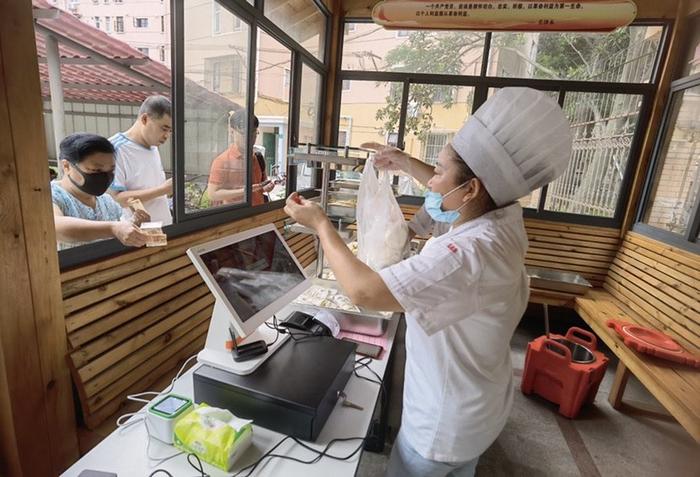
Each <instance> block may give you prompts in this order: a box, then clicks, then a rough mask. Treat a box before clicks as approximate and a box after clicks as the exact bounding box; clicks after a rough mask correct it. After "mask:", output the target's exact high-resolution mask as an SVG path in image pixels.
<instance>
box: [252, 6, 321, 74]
mask: <svg viewBox="0 0 700 477" xmlns="http://www.w3.org/2000/svg"><path fill="white" fill-rule="evenodd" d="M265 16H266V17H267V18H269V19H270V20H272V21H273V22H274V23H275V24H276V25H277V26H278V27H280V28H281V29H282V30H283V31H284V32H285V33H286V34H287V35H289V36H290V37H292V38H293V39H294V40H296V41H297V42H298V43H299V44H300V45H301V46H303V47H304V48H305V49H306V50H307V51H308V52H309V53H311V54H312V55H314V56H315V57H316V58H318V59H319V60H321V61H323V54H324V50H323V46H324V41H325V39H326V16H325V15H324V14H323V12H321V10H319V9H318V7H317V6H316V4H315V3H314V1H313V0H265Z"/></svg>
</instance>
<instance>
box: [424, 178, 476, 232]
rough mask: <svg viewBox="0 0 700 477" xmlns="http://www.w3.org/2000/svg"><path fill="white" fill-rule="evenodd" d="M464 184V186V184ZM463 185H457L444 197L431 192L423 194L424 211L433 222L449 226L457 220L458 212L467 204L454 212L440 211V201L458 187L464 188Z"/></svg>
mask: <svg viewBox="0 0 700 477" xmlns="http://www.w3.org/2000/svg"><path fill="white" fill-rule="evenodd" d="M464 184H466V182H465V183H464ZM464 184H461V185H458V186H457V187H455V188H454V189H452V190H451V191H449V192H448V193H447V194H445V195H442V194H440V193H439V192H432V191H428V192H427V193H426V194H425V203H424V206H425V210H426V212H428V214H429V215H430V216H431V217H432V218H433V220H434V221H436V222H446V223H448V224H451V223H453V222H454V221H455V220H457V219H458V218H459V211H460V210H461V209H462V207H464V206H465V205H467V204H466V203H465V204H462V206H460V207H459V209H456V210H442V201H443V200H444V199H445V197H447V196H448V195H450V194H451V193H453V192H454V191H456V190H457V189H459V188H460V187H462V186H464Z"/></svg>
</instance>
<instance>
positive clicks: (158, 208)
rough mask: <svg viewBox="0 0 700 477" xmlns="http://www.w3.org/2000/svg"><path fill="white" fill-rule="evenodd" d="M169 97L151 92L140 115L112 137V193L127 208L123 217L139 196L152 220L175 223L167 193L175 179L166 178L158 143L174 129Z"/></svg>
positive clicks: (169, 191) (129, 211)
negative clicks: (114, 164)
mask: <svg viewBox="0 0 700 477" xmlns="http://www.w3.org/2000/svg"><path fill="white" fill-rule="evenodd" d="M172 129H173V128H172V113H171V106H170V100H169V99H168V98H166V97H165V96H159V95H154V96H149V97H148V98H146V99H145V100H144V102H143V104H141V108H140V109H139V116H138V118H137V119H136V121H135V122H134V125H133V126H131V127H130V128H129V129H128V130H127V131H125V132H120V133H117V134H115V135H114V136H112V137H111V138H109V140H110V141H111V142H112V144H113V145H114V150H115V153H114V158H115V160H116V168H115V170H114V182H112V185H111V186H110V190H109V193H110V194H111V195H112V197H114V199H116V201H117V202H119V205H121V206H122V207H123V208H124V217H125V218H126V219H129V218H130V217H131V210H130V209H129V203H128V201H129V199H132V198H134V199H140V200H141V202H142V203H143V206H144V207H145V208H146V210H147V211H148V213H149V215H150V216H151V220H152V221H153V222H158V221H161V222H163V225H164V226H165V225H170V224H172V223H173V218H172V215H171V214H170V206H169V204H168V196H169V195H172V193H173V181H172V179H167V180H166V179H165V172H164V171H163V164H162V162H161V160H160V153H159V152H158V146H160V145H161V144H163V143H164V142H165V141H167V140H168V137H169V136H170V133H171V132H172Z"/></svg>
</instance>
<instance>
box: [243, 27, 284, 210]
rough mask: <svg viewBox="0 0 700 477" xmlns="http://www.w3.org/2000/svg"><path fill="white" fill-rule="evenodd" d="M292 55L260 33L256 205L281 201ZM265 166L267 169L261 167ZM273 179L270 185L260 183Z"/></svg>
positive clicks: (257, 71) (254, 195)
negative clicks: (270, 201) (281, 174)
mask: <svg viewBox="0 0 700 477" xmlns="http://www.w3.org/2000/svg"><path fill="white" fill-rule="evenodd" d="M291 65H292V52H291V51H290V50H289V49H288V48H286V47H285V46H284V45H282V44H281V43H280V42H279V41H277V40H275V39H274V38H273V37H271V36H270V35H268V34H267V33H265V32H264V31H262V30H258V58H257V64H256V88H257V90H258V91H257V94H256V95H255V115H256V116H257V118H258V120H259V121H260V127H259V128H258V135H257V136H256V141H255V156H256V161H257V162H253V163H252V164H253V201H252V202H253V205H260V203H261V201H262V203H264V202H267V201H269V200H277V199H282V198H284V196H285V192H286V184H285V180H284V177H283V176H280V174H279V172H280V171H282V172H284V171H285V170H286V169H287V142H288V137H289V129H288V128H289V121H288V118H289V89H290V86H291V82H290V81H289V77H288V76H287V72H288V71H291V67H292V66H291ZM261 166H264V167H261ZM266 180H271V181H272V183H271V184H269V185H264V186H262V187H263V189H264V190H262V191H260V190H259V188H260V187H261V186H260V184H261V183H262V184H264V181H266Z"/></svg>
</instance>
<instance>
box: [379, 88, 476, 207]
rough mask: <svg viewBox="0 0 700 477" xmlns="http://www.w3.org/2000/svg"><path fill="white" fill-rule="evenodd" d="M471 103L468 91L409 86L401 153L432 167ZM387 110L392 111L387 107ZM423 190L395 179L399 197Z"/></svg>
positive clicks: (406, 178)
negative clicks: (397, 183)
mask: <svg viewBox="0 0 700 477" xmlns="http://www.w3.org/2000/svg"><path fill="white" fill-rule="evenodd" d="M473 102H474V88H472V87H467V86H449V85H447V86H445V85H431V84H412V85H410V87H409V90H408V111H407V116H406V131H405V133H404V143H405V151H406V152H408V153H409V154H411V155H412V156H413V157H417V158H419V159H421V160H423V161H425V162H426V163H428V164H436V163H437V157H438V154H439V153H440V151H441V150H442V148H443V147H445V145H446V144H448V143H449V142H450V141H451V140H452V137H453V136H454V135H455V133H456V132H457V131H458V130H459V128H461V127H462V125H463V124H464V121H465V120H466V119H467V117H468V116H469V115H470V114H471V111H472V105H473ZM389 106H391V105H389ZM387 109H388V110H389V111H391V110H392V109H391V108H390V107H388V108H387ZM385 127H386V126H385ZM426 190H427V189H426V187H425V186H423V185H422V184H420V183H418V181H416V180H414V179H413V178H411V177H410V176H403V175H399V192H400V193H401V194H404V195H417V196H422V195H425V191H426Z"/></svg>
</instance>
